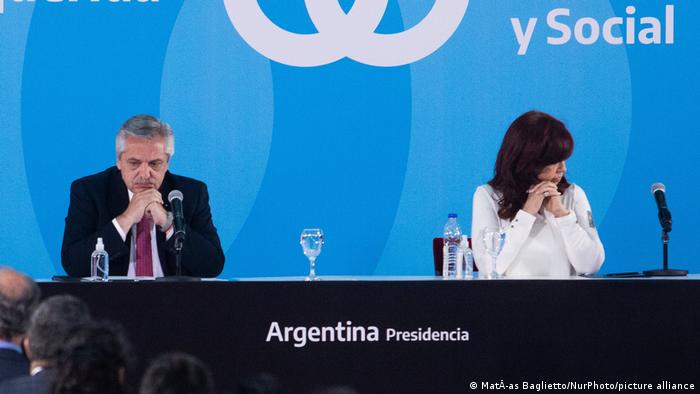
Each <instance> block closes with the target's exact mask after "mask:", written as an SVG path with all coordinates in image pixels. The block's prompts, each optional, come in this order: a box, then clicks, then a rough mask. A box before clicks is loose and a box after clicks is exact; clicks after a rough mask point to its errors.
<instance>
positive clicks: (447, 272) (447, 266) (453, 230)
mask: <svg viewBox="0 0 700 394" xmlns="http://www.w3.org/2000/svg"><path fill="white" fill-rule="evenodd" d="M443 242H444V244H443V247H442V277H443V278H445V279H457V278H459V277H460V276H462V259H463V257H462V256H463V252H462V248H461V247H460V243H461V242H462V229H461V228H460V227H459V223H457V214H456V213H450V214H448V215H447V223H445V228H444V232H443Z"/></svg>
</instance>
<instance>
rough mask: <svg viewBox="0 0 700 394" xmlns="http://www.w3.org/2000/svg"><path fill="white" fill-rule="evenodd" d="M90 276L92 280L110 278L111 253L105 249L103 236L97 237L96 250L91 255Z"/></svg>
mask: <svg viewBox="0 0 700 394" xmlns="http://www.w3.org/2000/svg"><path fill="white" fill-rule="evenodd" d="M90 276H91V278H92V280H102V281H106V280H109V254H107V251H106V250H105V245H104V244H103V243H102V238H97V245H95V251H94V252H92V256H91V257H90Z"/></svg>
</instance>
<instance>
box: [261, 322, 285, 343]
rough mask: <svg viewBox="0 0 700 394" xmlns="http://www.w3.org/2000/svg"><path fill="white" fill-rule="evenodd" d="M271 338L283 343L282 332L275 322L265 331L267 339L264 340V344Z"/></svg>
mask: <svg viewBox="0 0 700 394" xmlns="http://www.w3.org/2000/svg"><path fill="white" fill-rule="evenodd" d="M273 336H274V337H277V340H278V341H280V342H283V341H284V338H282V331H280V324H279V323H277V322H276V321H273V322H272V323H271V324H270V329H269V330H268V331H267V338H266V339H265V342H270V339H272V337H273Z"/></svg>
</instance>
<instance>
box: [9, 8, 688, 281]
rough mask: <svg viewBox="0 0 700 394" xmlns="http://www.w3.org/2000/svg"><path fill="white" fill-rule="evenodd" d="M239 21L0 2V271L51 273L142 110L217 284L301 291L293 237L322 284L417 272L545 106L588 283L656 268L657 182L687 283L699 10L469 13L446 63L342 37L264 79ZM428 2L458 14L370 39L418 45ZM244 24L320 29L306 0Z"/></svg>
mask: <svg viewBox="0 0 700 394" xmlns="http://www.w3.org/2000/svg"><path fill="white" fill-rule="evenodd" d="M329 1H330V0H329ZM372 1H375V0H372ZM226 3H228V4H226ZM244 3H250V2H249V1H246V0H227V1H223V0H217V1H206V2H204V1H192V0H190V1H175V0H168V1H163V0H161V1H135V0H134V1H131V2H127V1H123V0H122V1H121V2H119V1H114V2H112V1H106V0H105V1H99V2H92V1H87V0H82V1H75V2H69V1H63V2H51V1H48V0H44V1H41V0H36V1H35V2H27V1H19V2H17V1H10V0H4V1H3V0H0V12H1V13H0V130H2V136H3V142H2V144H0V157H2V165H1V166H0V195H1V196H2V203H1V204H0V218H2V220H3V223H4V227H5V229H4V231H2V235H0V240H1V243H0V264H5V265H10V266H14V267H16V268H18V269H21V270H23V271H26V272H28V273H30V274H31V275H33V276H35V277H40V278H43V277H49V276H51V275H53V274H61V273H63V270H62V268H61V264H60V246H61V239H62V234H63V220H64V217H65V213H66V211H67V206H68V197H69V196H68V191H69V185H70V182H71V181H72V180H73V179H76V178H78V177H81V176H84V175H87V174H91V173H94V172H97V171H100V170H102V169H104V168H106V167H108V166H111V165H113V164H114V162H115V157H114V135H115V133H116V131H117V129H118V127H119V126H120V125H121V123H122V122H123V121H124V120H125V119H126V118H128V117H129V116H131V115H134V114H138V113H151V114H154V115H157V116H161V117H162V118H163V119H164V120H166V121H167V122H169V123H170V124H171V125H172V126H173V128H174V130H175V133H176V154H175V156H174V157H173V159H172V162H171V171H173V172H175V173H178V174H183V175H188V176H192V177H195V178H199V179H201V180H203V181H205V182H207V184H208V185H209V189H210V194H211V199H212V200H211V204H212V210H213V214H214V220H215V224H216V226H217V228H218V229H219V234H220V236H221V240H222V244H223V247H224V250H225V252H226V258H227V263H226V267H225V269H224V272H223V274H222V275H221V277H223V278H228V277H248V276H280V275H304V274H305V273H306V271H307V269H308V264H307V261H306V259H305V258H304V256H303V255H302V254H301V250H300V247H299V245H298V236H299V232H300V231H301V229H302V228H304V227H321V228H323V229H324V231H325V235H326V245H325V249H324V251H323V253H322V254H321V257H320V258H319V260H318V272H319V273H320V274H321V275H331V274H333V275H430V274H432V255H431V253H432V250H431V239H432V237H433V236H438V235H439V234H440V233H441V229H442V225H443V224H444V222H445V219H446V214H447V213H448V212H453V211H454V212H458V213H459V215H460V219H461V221H462V224H463V226H464V227H467V228H469V227H470V220H471V217H470V216H471V197H472V193H473V191H474V189H475V188H476V187H477V186H478V185H479V184H482V183H484V182H485V181H487V180H488V179H489V177H490V175H491V174H492V171H493V163H494V160H495V156H496V152H497V149H498V147H499V144H500V141H501V138H502V137H503V134H504V132H505V130H506V128H507V126H508V125H509V123H510V122H511V121H512V120H513V119H514V118H515V117H516V116H518V115H519V114H521V113H522V112H524V111H527V110H530V109H540V110H543V111H547V112H551V113H552V114H554V115H555V116H558V117H560V118H561V119H562V120H564V121H565V122H566V123H567V125H568V126H569V128H570V130H571V131H572V133H573V135H574V138H575V142H576V147H575V151H574V155H573V156H572V158H571V159H570V160H569V162H568V163H567V165H568V168H569V175H568V177H569V178H570V180H572V181H573V182H575V183H577V184H579V185H581V186H582V187H583V188H584V189H585V190H586V192H587V194H588V197H589V200H590V201H591V204H592V206H593V210H594V216H595V219H596V222H597V224H598V227H599V230H600V234H601V238H602V240H603V242H604V245H605V249H606V255H607V256H606V262H605V264H604V266H603V271H605V272H614V271H636V270H641V269H651V268H657V267H659V266H660V264H661V248H660V227H659V224H658V220H657V217H656V207H655V204H654V201H653V198H652V196H651V194H650V192H649V186H650V185H651V184H652V183H654V182H663V183H665V184H666V186H667V199H668V203H669V208H670V209H671V211H672V213H673V217H674V229H673V232H672V233H671V245H670V248H671V249H670V250H671V253H670V258H671V265H672V266H673V267H674V268H686V269H689V270H691V271H692V272H698V271H700V251H699V250H698V248H697V246H696V245H697V242H696V239H697V236H698V233H697V231H696V226H695V224H696V223H698V222H699V221H700V213H699V210H698V208H697V203H696V201H697V196H698V194H700V193H699V187H698V182H697V180H698V175H697V170H696V169H695V168H694V167H695V165H696V162H697V161H698V160H697V159H698V157H699V155H698V153H697V150H698V146H700V133H699V132H698V126H697V122H696V121H694V118H695V116H696V114H697V112H698V102H700V97H699V96H700V95H699V94H698V87H700V75H699V73H698V72H697V70H698V69H700V34H698V32H697V21H698V20H700V4H699V3H698V2H696V1H692V0H675V1H674V0H669V1H660V0H653V1H643V2H642V1H632V0H628V1H617V0H615V1H601V0H590V1H585V2H583V1H567V0H547V1H545V0H539V1H518V0H503V1H495V0H471V1H468V6H467V8H466V13H465V14H464V17H463V18H461V21H460V22H459V25H458V26H457V27H456V30H455V31H454V33H453V34H451V35H449V39H447V41H446V42H445V43H444V45H438V47H439V48H437V50H435V51H434V52H431V51H429V53H424V54H423V55H424V56H423V57H421V58H419V59H414V60H404V61H399V62H398V63H400V64H391V65H389V64H377V63H378V62H381V61H380V60H377V59H375V57H373V56H365V57H362V56H361V55H355V54H354V53H355V52H352V51H351V50H350V49H348V51H347V53H343V49H344V48H345V47H347V48H350V47H353V46H354V47H357V48H355V49H358V48H359V49H358V50H359V51H360V52H358V53H361V50H362V49H363V48H362V45H360V44H358V43H357V42H349V43H348V42H343V41H342V40H340V41H338V42H335V43H334V42H331V47H323V48H322V49H324V50H328V51H332V50H336V51H338V53H340V55H339V56H338V57H339V58H341V59H340V60H337V61H335V60H333V59H331V60H330V61H326V63H327V64H325V63H323V62H321V63H323V64H317V65H308V64H306V65H303V64H297V63H295V61H292V60H289V61H287V60H285V59H280V58H275V57H274V56H271V55H270V56H269V57H273V58H275V59H276V61H273V60H270V59H268V57H266V53H265V52H266V51H265V50H264V49H261V48H255V49H254V48H253V47H251V45H249V43H248V42H247V41H246V40H244V38H243V37H242V34H240V33H239V31H238V30H237V28H240V27H234V23H233V21H234V20H235V17H236V16H239V17H242V18H245V17H246V16H245V15H244V16H240V15H237V14H236V12H238V11H237V10H239V9H242V8H240V7H241V5H242V4H244ZM307 3H318V1H317V0H307ZM376 3H382V2H381V1H380V0H376ZM376 3H375V5H376ZM436 3H441V4H440V5H441V6H445V4H442V3H450V4H447V6H448V7H454V8H455V9H459V3H467V1H466V0H439V1H437V2H436V1H417V0H390V1H388V7H387V8H386V12H385V13H384V14H383V17H381V14H378V15H379V16H380V17H381V22H380V23H379V25H378V27H377V28H376V32H377V33H381V34H382V35H385V36H386V35H390V34H395V33H397V34H398V33H401V32H403V31H405V30H407V29H409V28H411V27H414V26H419V25H420V24H421V23H422V21H423V19H424V18H426V15H428V13H429V11H431V8H432V7H433V6H435V8H437V7H438V4H436ZM368 4H369V3H367V0H364V1H361V0H356V1H355V4H354V5H353V1H345V0H343V1H340V5H341V6H342V7H343V9H344V10H345V11H346V12H348V11H350V10H351V8H352V7H362V6H367V5H368ZM227 5H228V8H229V9H228V11H229V12H227V9H226V7H227ZM259 5H260V7H261V9H262V11H263V12H264V14H265V15H266V16H267V18H269V19H270V20H271V21H272V22H271V23H274V24H276V25H277V26H279V28H281V29H284V30H286V31H289V32H294V33H299V34H304V35H307V37H308V35H313V34H314V33H316V32H317V29H316V27H315V24H314V22H313V21H312V20H311V18H310V16H309V12H308V11H307V7H306V4H305V2H304V1H303V0H285V1H281V0H276V1H275V0H260V1H259ZM311 5H313V4H311ZM373 6H374V5H373ZM358 9H359V8H358ZM567 13H568V14H569V15H568V16H567ZM351 14H352V11H350V13H349V14H348V15H349V16H350V15H351ZM548 16H549V19H550V20H549V21H548ZM616 16H617V17H620V18H623V19H620V22H621V24H617V25H614V26H613V27H612V28H611V29H608V30H607V33H606V32H600V34H599V37H598V38H597V40H595V42H594V43H591V44H588V43H589V42H590V41H594V40H593V38H595V37H596V35H595V33H596V32H598V30H596V29H595V28H593V27H595V26H599V27H600V28H601V30H603V31H605V28H604V26H605V25H606V21H608V20H610V18H614V17H616ZM531 18H537V19H536V20H534V19H531ZM582 18H583V19H582ZM643 18H645V19H643ZM649 18H654V20H651V19H649ZM341 19H342V18H341ZM347 19H348V20H350V19H349V18H347ZM339 20H340V19H339ZM357 20H358V18H355V19H354V21H357ZM577 21H578V25H579V28H578V29H577V28H576V25H577ZM614 21H616V20H614V19H613V20H611V22H610V23H612V22H614ZM657 22H658V30H657V31H658V35H654V33H655V32H656V31H654V32H652V31H651V30H649V28H650V27H653V26H655V24H656V23H657ZM445 24H448V23H447V22H445ZM335 25H338V26H340V27H338V28H337V29H338V30H339V31H340V30H342V28H343V25H342V23H339V24H335ZM351 25H352V24H351V23H348V26H350V28H352V27H353V26H351ZM438 25H439V23H438ZM528 25H531V26H532V25H534V29H533V30H532V35H531V39H530V40H529V45H527V47H526V48H525V45H521V44H519V42H518V39H517V37H518V36H519V35H527V34H525V33H526V32H527V31H528V29H527V26H528ZM563 25H566V26H567V27H563ZM592 26H593V27H592ZM645 29H647V30H645ZM319 30H321V29H319ZM567 30H569V31H570V32H571V37H570V39H569V40H568V41H567V42H565V43H562V42H563V41H566V40H565V38H567V37H566V31H567ZM516 31H517V32H518V33H516ZM630 32H631V34H629V33H630ZM577 33H578V34H577ZM430 34H431V33H430V32H428V34H427V35H428V36H429V35H430ZM319 35H321V33H319ZM640 35H641V36H642V37H641V39H640ZM424 36H425V35H424ZM562 36H564V37H562ZM577 36H578V37H577ZM354 37H358V36H357V35H355V34H347V36H346V38H347V39H348V40H349V41H353V40H354ZM418 37H420V36H418ZM426 37H427V36H426ZM616 37H620V38H616ZM297 38H298V37H297ZM413 39H414V40H415V37H413ZM426 39H427V38H426ZM647 39H648V40H652V41H653V40H654V39H658V41H659V42H658V43H651V44H645V43H643V42H641V41H644V40H647ZM331 41H332V40H331ZM521 41H523V42H525V41H526V40H525V39H521ZM608 41H610V42H608ZM617 41H620V42H617ZM582 42H583V43H582ZM419 44H420V42H416V43H415V45H409V46H408V47H409V48H411V50H415V51H417V49H416V48H418V47H420V45H419ZM414 47H415V48H414ZM256 49H257V50H256ZM285 51H286V52H288V53H290V54H291V55H294V56H296V57H297V58H300V59H302V60H304V61H306V60H309V59H311V57H312V55H313V54H312V53H311V52H309V53H308V56H307V52H304V51H302V50H292V49H289V47H287V48H286V49H285V48H282V52H285ZM318 51H321V49H318ZM318 51H317V53H316V55H318ZM382 53H384V52H382ZM267 55H269V53H268V54H267ZM291 55H290V56H291ZM344 55H350V56H351V57H352V58H353V59H355V60H353V59H350V58H342V57H343V56H344ZM375 55H376V53H375ZM419 57H420V56H419ZM86 264H87V262H86Z"/></svg>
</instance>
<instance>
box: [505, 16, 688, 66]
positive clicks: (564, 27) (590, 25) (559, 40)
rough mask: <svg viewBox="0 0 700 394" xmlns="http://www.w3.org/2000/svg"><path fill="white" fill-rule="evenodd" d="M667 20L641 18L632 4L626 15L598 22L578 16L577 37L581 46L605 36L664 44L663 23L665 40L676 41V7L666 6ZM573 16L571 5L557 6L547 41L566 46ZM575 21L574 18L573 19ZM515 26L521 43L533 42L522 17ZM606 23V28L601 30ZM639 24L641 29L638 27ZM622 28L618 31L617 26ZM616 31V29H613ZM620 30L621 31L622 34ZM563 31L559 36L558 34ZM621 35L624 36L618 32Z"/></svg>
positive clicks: (619, 41) (611, 40) (610, 41)
mask: <svg viewBox="0 0 700 394" xmlns="http://www.w3.org/2000/svg"><path fill="white" fill-rule="evenodd" d="M665 11H666V14H665V17H666V18H665V20H664V22H662V21H661V19H660V18H655V17H651V16H645V17H642V18H639V21H637V17H636V13H637V8H636V7H635V6H632V5H629V6H627V7H625V13H626V14H627V15H626V17H624V18H622V17H618V16H615V17H612V18H608V19H606V20H604V21H600V22H599V21H598V20H596V19H595V18H591V17H581V18H578V19H577V20H576V21H575V23H574V25H573V26H574V27H573V33H574V34H573V36H574V37H575V39H576V41H577V42H578V43H579V44H581V45H592V44H595V43H596V42H598V39H599V38H600V36H601V30H602V36H603V39H604V40H605V42H607V43H608V44H611V45H622V44H623V43H624V44H627V45H634V44H635V43H637V42H639V43H641V44H642V45H651V44H657V45H658V44H661V43H662V24H663V25H664V26H663V27H664V28H665V30H664V33H665V41H664V42H665V43H666V44H673V43H674V40H675V7H674V6H673V5H670V4H669V5H666V7H665ZM569 16H571V10H570V9H568V8H555V9H553V10H552V11H550V12H549V13H548V14H547V25H548V26H549V27H550V28H551V29H552V30H553V32H554V34H552V35H550V36H548V37H547V43H548V44H550V45H564V44H566V43H568V42H569V41H570V40H571V35H572V34H571V27H570V23H569V21H568V20H567V19H566V18H565V17H569ZM571 22H573V21H571ZM511 23H512V24H513V29H514V31H515V32H516V38H518V42H519V43H520V42H521V41H522V42H525V41H524V38H527V39H528V41H527V42H526V43H527V44H528V45H529V44H530V39H531V38H532V37H531V35H530V36H529V37H526V33H523V32H522V29H520V28H519V27H520V22H519V19H518V18H511ZM601 24H602V29H601ZM638 26H639V28H640V29H638ZM618 28H619V29H620V30H617V29H618ZM613 30H614V32H613ZM618 31H619V32H620V33H618ZM556 33H559V35H556ZM617 34H621V35H617ZM526 51H527V46H523V45H521V48H520V50H519V51H518V54H519V55H521V54H524V53H523V52H526Z"/></svg>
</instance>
